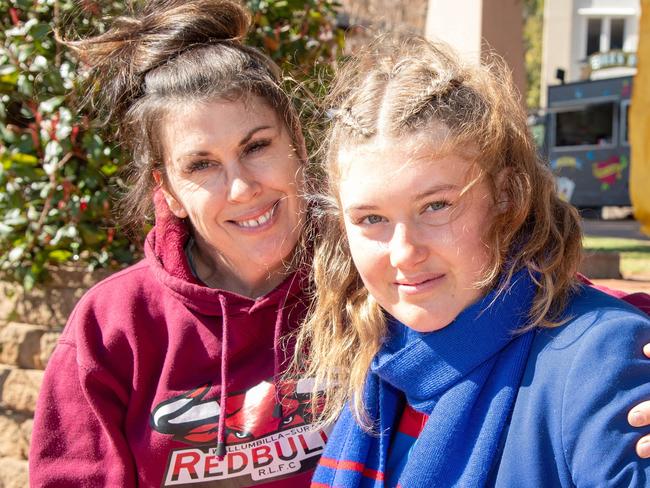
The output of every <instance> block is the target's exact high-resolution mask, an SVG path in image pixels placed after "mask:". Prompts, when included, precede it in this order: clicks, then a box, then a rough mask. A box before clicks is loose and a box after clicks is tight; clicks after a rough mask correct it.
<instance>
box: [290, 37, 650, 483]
mask: <svg viewBox="0 0 650 488" xmlns="http://www.w3.org/2000/svg"><path fill="white" fill-rule="evenodd" d="M504 72H505V70H503V69H499V67H495V68H493V69H488V68H484V67H478V66H467V65H464V64H463V63H461V62H460V61H459V60H458V59H456V57H455V56H454V55H453V54H451V53H450V52H449V51H448V50H447V49H446V48H444V47H441V46H438V45H433V44H430V43H429V42H427V41H425V40H423V39H419V38H410V39H407V40H405V41H403V42H388V41H385V42H379V43H378V44H376V45H374V46H373V47H372V48H371V49H370V50H369V51H368V52H366V53H364V54H362V55H360V56H359V57H358V58H357V59H356V60H355V61H353V62H352V63H351V64H349V65H348V66H347V67H346V68H344V69H343V70H342V71H341V72H340V73H339V74H338V79H337V82H336V83H335V86H334V89H333V92H332V95H331V99H330V102H331V105H330V106H331V108H332V110H333V113H335V116H334V119H333V121H332V124H331V129H330V131H329V134H328V138H327V147H326V151H325V154H326V173H327V182H326V188H325V195H324V196H323V199H322V201H324V202H326V203H328V204H329V205H330V207H329V210H330V212H329V213H326V214H325V217H324V228H323V231H322V233H321V237H320V242H319V243H318V244H317V247H316V251H315V261H314V276H315V281H316V291H317V299H316V303H315V305H314V309H313V313H312V314H311V315H310V318H309V319H308V321H307V323H306V326H304V327H303V328H302V329H301V331H300V333H299V342H298V344H299V345H300V347H302V348H310V353H311V355H310V360H309V361H308V363H307V365H306V368H307V375H308V376H312V375H313V376H315V377H316V384H319V385H324V386H325V387H327V391H328V397H327V401H326V407H325V413H324V418H326V419H329V420H331V419H333V418H335V417H336V416H337V415H338V413H339V412H340V411H341V410H342V413H341V415H340V418H339V419H338V422H337V424H336V425H335V427H334V430H333V432H332V435H331V436H330V439H329V443H328V446H327V447H326V450H325V452H324V454H323V457H322V458H321V461H320V465H319V467H318V469H317V471H316V474H315V477H314V481H313V486H345V487H354V486H384V485H386V486H403V487H408V488H412V487H420V486H421V487H431V486H468V487H469V486H471V487H474V486H503V487H513V486H535V487H543V486H548V487H557V486H646V485H647V484H648V483H650V462H648V461H646V460H639V459H638V458H637V457H636V455H635V453H634V451H633V449H632V444H633V441H634V439H635V438H636V435H637V434H636V432H635V431H634V430H633V429H632V428H630V426H629V425H628V424H627V423H626V420H625V417H624V415H623V414H622V412H623V411H624V410H625V405H627V404H632V403H635V402H638V401H640V400H641V399H643V398H644V397H647V396H648V395H649V394H650V384H649V383H648V381H647V379H648V376H649V375H650V363H648V361H647V360H646V359H645V358H644V357H643V353H642V347H643V344H644V343H646V342H647V341H648V340H649V339H650V319H649V318H648V317H647V316H646V315H644V314H642V313H640V312H639V311H638V310H637V309H634V308H632V307H630V306H629V305H627V304H625V303H624V302H621V301H618V300H617V299H614V298H612V297H610V296H607V295H605V294H603V293H601V292H599V291H597V290H595V289H593V288H590V287H587V286H584V285H582V284H580V282H579V280H578V278H577V276H576V271H577V267H578V263H579V260H580V257H581V235H580V226H579V220H578V215H577V213H576V211H575V209H573V208H572V207H571V206H570V205H568V204H566V203H564V202H562V201H561V200H560V199H559V198H558V197H557V196H556V193H555V190H554V182H553V179H552V176H551V174H550V172H549V170H548V169H547V167H546V166H545V165H544V164H543V163H542V162H541V161H539V159H538V158H537V157H536V153H535V148H534V145H533V143H532V141H531V138H530V136H529V133H528V130H527V127H526V122H525V114H524V113H523V110H522V107H521V106H520V104H519V101H518V99H517V97H516V96H515V95H514V91H513V88H512V85H511V83H510V81H509V77H508V76H507V75H505V74H504ZM621 351H633V353H632V354H621ZM621 440H623V442H621Z"/></svg>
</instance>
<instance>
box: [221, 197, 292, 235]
mask: <svg viewBox="0 0 650 488" xmlns="http://www.w3.org/2000/svg"><path fill="white" fill-rule="evenodd" d="M279 204H280V200H277V201H275V202H274V203H273V204H271V205H269V206H268V207H267V208H266V209H263V210H262V211H261V212H255V213H252V214H251V215H247V216H245V217H244V218H240V219H236V220H235V219H233V220H229V221H228V222H230V223H231V224H234V225H236V226H237V227H238V228H240V229H242V230H246V231H257V230H263V229H266V228H267V227H270V226H271V225H273V222H274V221H275V218H274V217H276V214H277V210H278V207H279Z"/></svg>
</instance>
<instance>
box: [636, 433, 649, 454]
mask: <svg viewBox="0 0 650 488" xmlns="http://www.w3.org/2000/svg"><path fill="white" fill-rule="evenodd" d="M636 453H637V455H638V456H639V457H640V458H650V435H646V436H645V437H641V439H639V441H638V442H637V443H636Z"/></svg>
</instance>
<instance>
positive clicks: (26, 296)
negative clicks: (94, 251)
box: [0, 269, 108, 488]
mask: <svg viewBox="0 0 650 488" xmlns="http://www.w3.org/2000/svg"><path fill="white" fill-rule="evenodd" d="M51 274H52V279H51V281H50V283H48V285H47V286H42V287H39V288H36V289H34V290H31V291H30V292H25V291H24V290H23V289H22V288H21V287H20V286H17V285H15V284H11V283H5V282H2V281H0V488H23V487H27V486H28V480H27V454H28V452H29V439H30V436H31V431H32V418H33V416H34V407H35V405H36V397H37V396H38V390H39V388H40V385H41V381H42V379H43V370H44V369H45V366H46V365H47V361H48V359H49V358H50V356H51V354H52V351H53V350H54V347H55V346H56V342H57V339H58V337H59V335H60V333H61V330H62V329H63V326H64V325H65V322H66V319H67V317H68V315H69V314H70V312H71V311H72V308H73V307H74V305H75V303H76V302H77V300H78V299H79V298H80V297H81V295H82V294H83V293H84V292H85V291H86V290H87V289H88V288H89V287H90V286H92V285H93V284H94V283H96V282H97V281H99V280H100V279H102V278H104V277H105V276H107V275H108V273H107V272H101V273H93V274H89V273H87V272H85V271H79V270H73V269H65V270H54V271H52V273H51Z"/></svg>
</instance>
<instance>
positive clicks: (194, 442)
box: [150, 379, 327, 486]
mask: <svg viewBox="0 0 650 488" xmlns="http://www.w3.org/2000/svg"><path fill="white" fill-rule="evenodd" d="M312 387H313V380H309V379H305V380H299V381H297V382H296V381H291V382H281V383H279V385H278V386H277V387H276V385H274V384H273V383H272V382H270V381H263V382H261V383H259V384H258V385H256V386H254V387H253V388H251V389H249V390H246V391H243V392H237V393H234V394H229V395H228V397H227V401H226V402H225V403H226V409H225V415H226V421H225V432H224V439H225V441H226V445H227V447H226V455H225V457H224V458H223V459H222V460H219V458H218V457H217V454H216V445H217V432H218V424H219V418H220V415H221V414H222V409H221V406H220V405H219V402H218V399H217V398H215V397H214V395H211V394H210V393H211V391H212V385H211V384H206V385H203V386H200V387H198V388H195V389H194V390H191V391H189V392H187V393H184V394H182V395H179V396H176V397H174V398H170V399H169V400H166V401H164V402H162V403H160V404H158V405H157V406H156V407H155V408H154V410H153V412H152V413H151V417H150V423H151V426H152V428H153V429H154V430H156V431H158V432H160V433H162V434H168V435H171V436H173V438H174V439H175V440H177V441H180V442H183V443H185V444H189V445H191V446H193V447H191V448H181V449H175V450H173V451H171V452H170V455H169V459H168V462H167V468H166V470H165V475H164V478H163V486H183V485H195V484H198V483H204V484H206V485H207V484H210V483H211V482H214V481H219V486H228V485H229V484H232V486H254V485H257V484H260V483H268V482H269V481H273V480H276V479H280V478H281V477H285V476H288V475H295V474H297V473H300V472H303V471H307V470H310V469H312V468H314V467H315V466H316V464H317V462H318V458H319V457H320V454H321V453H322V451H323V448H324V446H325V442H326V441H327V431H326V430H323V429H316V428H314V427H313V426H312V425H311V423H312V419H313V412H312V410H311V392H312ZM278 401H280V403H278ZM226 480H231V482H232V483H228V482H227V481H226ZM195 486H196V485H195Z"/></svg>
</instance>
